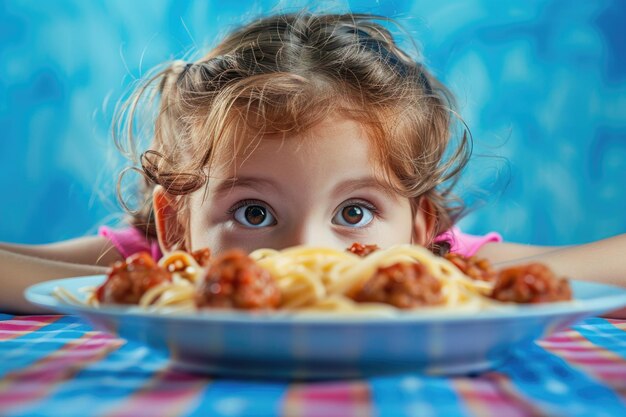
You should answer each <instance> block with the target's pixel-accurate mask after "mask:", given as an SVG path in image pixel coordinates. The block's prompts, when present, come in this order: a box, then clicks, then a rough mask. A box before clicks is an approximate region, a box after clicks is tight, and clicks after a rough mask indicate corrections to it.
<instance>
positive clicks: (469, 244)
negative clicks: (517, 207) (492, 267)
mask: <svg viewBox="0 0 626 417" xmlns="http://www.w3.org/2000/svg"><path fill="white" fill-rule="evenodd" d="M442 240H445V241H448V242H450V252H452V253H458V254H459V255H463V256H473V255H475V254H476V252H478V250H479V249H480V248H481V247H482V246H483V245H484V244H485V243H489V242H502V236H501V235H500V234H499V233H496V232H490V233H487V234H486V235H484V236H476V235H468V234H465V233H463V232H461V230H460V229H459V228H457V227H453V228H451V229H450V230H448V231H446V232H444V233H442V234H440V235H439V236H437V238H435V242H439V241H442Z"/></svg>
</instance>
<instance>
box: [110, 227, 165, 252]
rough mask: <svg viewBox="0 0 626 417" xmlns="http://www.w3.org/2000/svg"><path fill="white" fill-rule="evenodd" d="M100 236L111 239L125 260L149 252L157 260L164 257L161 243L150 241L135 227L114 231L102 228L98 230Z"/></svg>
mask: <svg viewBox="0 0 626 417" xmlns="http://www.w3.org/2000/svg"><path fill="white" fill-rule="evenodd" d="M98 235H100V236H104V237H105V238H107V239H109V241H110V242H111V243H112V244H113V246H115V248H116V249H117V250H118V251H119V252H120V254H122V256H123V257H124V258H128V257H129V256H130V255H132V254H135V253H138V252H148V253H149V254H150V255H152V257H153V258H154V259H157V260H158V259H160V258H161V256H162V254H161V249H160V248H159V243H158V242H157V241H155V240H150V239H148V238H147V237H146V236H145V234H143V233H142V232H141V231H140V230H139V229H137V228H135V227H128V228H124V229H112V228H110V227H107V226H102V227H100V228H99V229H98Z"/></svg>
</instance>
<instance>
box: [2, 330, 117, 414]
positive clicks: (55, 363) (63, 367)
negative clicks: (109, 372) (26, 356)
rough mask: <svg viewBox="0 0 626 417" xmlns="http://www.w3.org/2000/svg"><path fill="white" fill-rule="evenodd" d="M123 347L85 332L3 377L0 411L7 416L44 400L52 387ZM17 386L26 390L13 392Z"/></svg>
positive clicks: (110, 337) (102, 337)
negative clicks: (22, 407) (20, 407)
mask: <svg viewBox="0 0 626 417" xmlns="http://www.w3.org/2000/svg"><path fill="white" fill-rule="evenodd" d="M123 343H124V342H123V341H122V340H120V339H116V338H115V337H113V336H111V335H108V334H106V333H101V332H86V333H85V334H84V335H83V336H82V337H80V338H78V339H74V340H71V341H70V342H68V343H66V344H65V345H63V346H62V347H61V348H60V349H57V350H55V351H53V352H50V354H49V355H48V356H45V357H43V358H42V359H40V360H38V361H36V362H34V363H32V364H30V365H29V366H27V367H25V368H23V369H20V370H18V371H14V372H10V373H8V374H6V375H5V376H4V377H3V378H2V380H1V381H0V409H2V410H3V411H5V412H8V411H9V410H10V409H13V408H15V407H19V406H23V405H25V404H27V403H29V402H32V401H37V400H39V399H41V398H43V397H45V396H46V395H47V394H48V393H49V392H50V391H52V390H53V389H54V388H55V386H56V384H58V383H60V382H63V381H65V380H67V379H70V378H72V377H73V376H74V375H75V374H76V373H77V372H79V371H80V370H81V369H82V368H83V367H85V366H87V365H88V364H90V363H92V362H95V361H98V360H100V359H101V358H102V357H104V356H105V355H107V354H108V353H109V352H111V351H113V350H115V349H117V348H119V347H120V346H121V345H122V344H123ZM15 383H17V384H15ZM20 384H24V385H26V386H27V387H28V390H24V391H19V392H18V391H17V390H14V389H13V387H16V386H19V385H20Z"/></svg>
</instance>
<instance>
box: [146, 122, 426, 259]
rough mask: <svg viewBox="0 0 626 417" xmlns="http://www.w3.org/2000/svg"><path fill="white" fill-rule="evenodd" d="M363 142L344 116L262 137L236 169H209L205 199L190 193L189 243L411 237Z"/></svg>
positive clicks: (344, 243)
mask: <svg viewBox="0 0 626 417" xmlns="http://www.w3.org/2000/svg"><path fill="white" fill-rule="evenodd" d="M369 143H370V141H369V140H368V138H367V136H366V132H365V131H363V130H362V129H361V127H360V125H359V124H358V123H356V122H354V121H350V120H346V119H329V120H327V121H325V122H323V123H321V124H319V125H317V126H316V127H315V128H314V129H312V130H311V131H309V132H307V134H306V135H305V136H303V137H289V138H287V139H285V140H280V139H263V140H261V141H260V142H259V145H258V147H256V148H255V149H254V151H253V152H251V153H250V155H249V156H247V157H243V156H242V157H239V158H238V159H237V161H236V163H235V164H232V165H236V166H237V169H236V170H235V167H234V166H233V167H231V168H229V169H227V170H224V172H222V173H219V175H217V177H218V178H215V176H216V175H215V173H214V175H212V178H211V180H210V181H209V186H208V194H207V195H206V198H205V199H203V197H204V193H205V190H204V189H200V190H198V191H195V192H194V193H193V194H192V195H191V198H190V222H189V225H190V228H191V230H190V231H189V233H190V239H191V240H190V242H191V249H192V250H196V249H199V248H202V247H210V248H211V249H212V250H213V251H214V252H216V253H217V252H221V251H223V250H225V249H229V248H242V249H244V250H247V251H252V250H254V249H258V248H274V249H282V248H285V247H288V246H295V245H312V246H327V247H333V248H337V249H344V248H347V247H348V246H350V245H351V244H352V243H353V242H361V243H364V244H377V245H378V246H380V247H382V248H385V247H388V246H390V245H392V244H397V243H411V242H412V240H413V227H414V221H415V220H416V219H415V218H414V217H413V215H412V213H411V206H410V204H409V200H408V198H405V197H402V196H400V195H397V194H391V193H392V192H391V191H390V190H389V189H388V188H385V187H384V186H383V185H382V183H381V182H380V181H379V179H380V178H381V176H382V171H381V168H379V167H377V166H376V165H375V164H373V163H372V162H371V161H372V160H373V158H371V154H370V152H371V150H370V145H369ZM156 203H157V199H155V208H156V209H157V212H158V211H159V207H156ZM417 216H418V217H419V216H421V213H418V215H417ZM420 219H421V217H420ZM157 220H158V219H157ZM418 220H419V219H418ZM422 220H423V219H422ZM418 223H420V224H422V225H423V222H418ZM157 224H162V223H161V222H160V221H157ZM161 228H162V227H161ZM161 228H160V229H161ZM162 231H163V230H159V233H160V234H162ZM420 235H423V234H420V233H418V234H417V235H416V236H420ZM161 243H162V245H163V242H161ZM417 243H421V244H423V243H424V242H417ZM165 249H166V250H167V249H168V248H165Z"/></svg>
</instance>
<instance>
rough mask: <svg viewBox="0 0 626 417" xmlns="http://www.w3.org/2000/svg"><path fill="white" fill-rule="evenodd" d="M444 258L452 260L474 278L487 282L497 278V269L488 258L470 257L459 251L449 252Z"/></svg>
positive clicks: (462, 270)
mask: <svg viewBox="0 0 626 417" xmlns="http://www.w3.org/2000/svg"><path fill="white" fill-rule="evenodd" d="M444 258H446V259H447V260H449V261H450V262H452V263H453V264H454V265H455V266H456V267H457V268H459V269H460V270H461V272H463V273H464V274H465V275H467V276H468V277H470V278H472V279H475V280H479V281H487V282H494V281H495V280H496V271H495V270H494V269H493V267H492V266H491V264H490V263H489V261H488V260H486V259H483V258H478V257H476V256H470V257H469V258H468V257H466V256H463V255H460V254H458V253H448V254H446V255H445V256H444Z"/></svg>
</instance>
